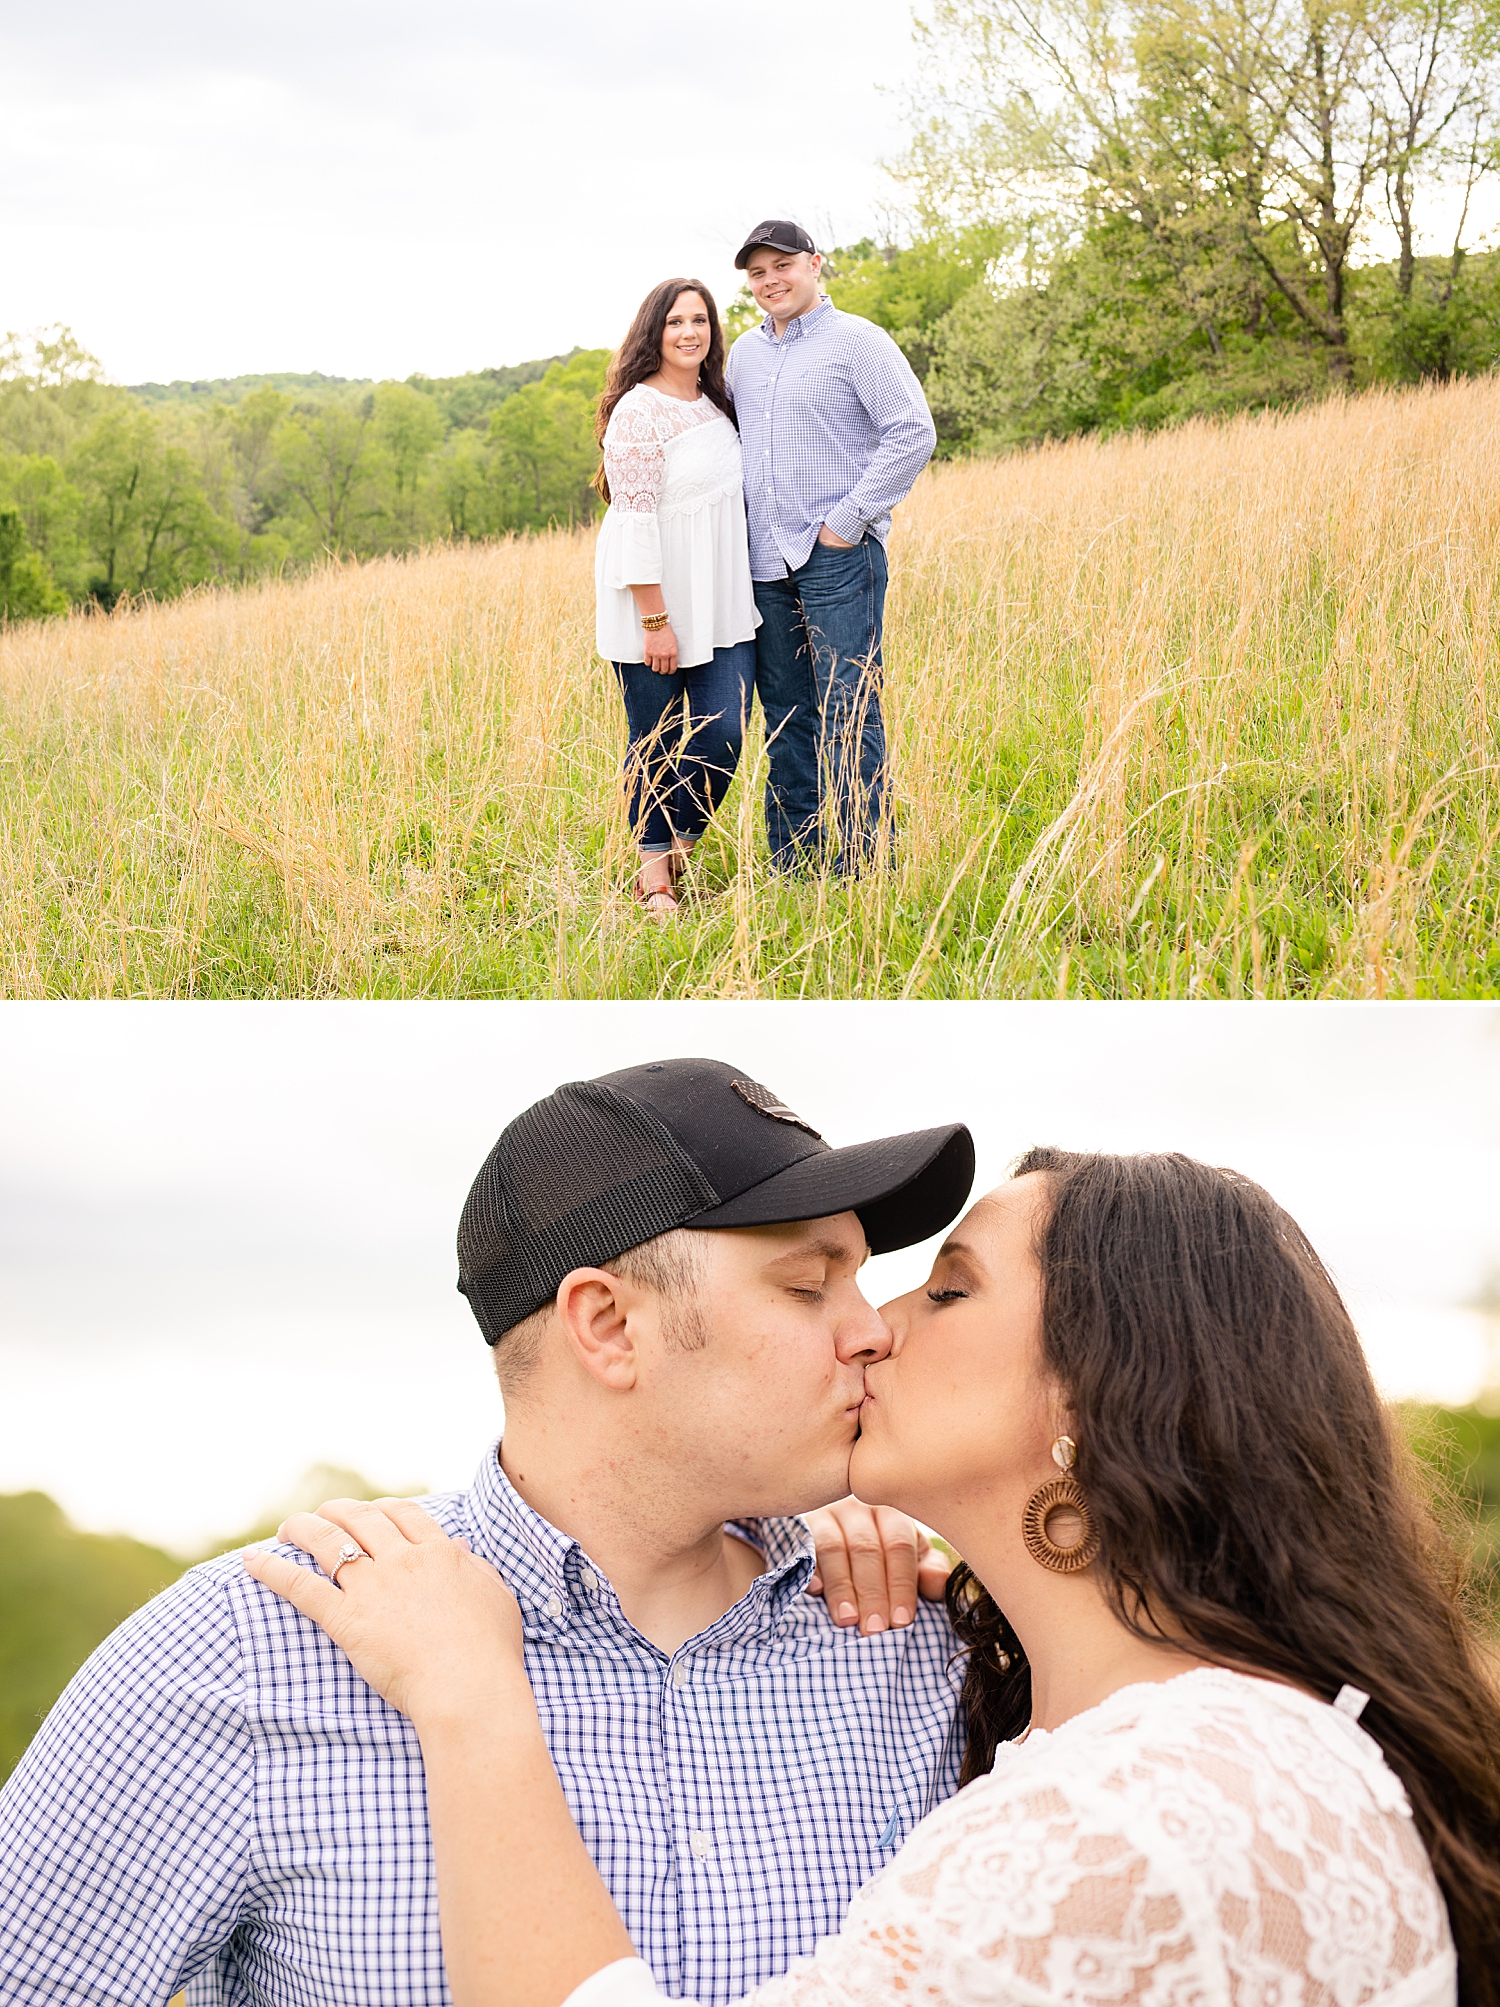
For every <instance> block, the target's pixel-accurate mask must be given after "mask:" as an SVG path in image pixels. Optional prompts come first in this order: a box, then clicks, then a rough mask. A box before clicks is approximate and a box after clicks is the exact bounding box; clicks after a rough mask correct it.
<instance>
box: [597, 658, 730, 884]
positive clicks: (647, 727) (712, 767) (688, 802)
mask: <svg viewBox="0 0 1500 2007" xmlns="http://www.w3.org/2000/svg"><path fill="white" fill-rule="evenodd" d="M614 671H615V674H616V676H617V677H618V678H619V679H620V693H621V695H622V696H623V697H624V699H625V716H626V719H627V721H628V723H629V726H630V744H629V746H628V748H627V749H626V753H625V788H626V794H627V798H628V802H629V808H630V827H631V829H632V830H633V831H634V832H635V839H636V842H637V843H638V844H639V845H640V847H641V849H642V851H643V852H645V853H646V854H647V855H649V854H650V853H651V852H653V851H663V850H670V849H671V848H672V847H673V845H674V843H679V842H685V843H695V842H696V841H697V840H698V838H699V837H700V836H701V835H702V834H703V832H704V830H705V829H707V827H708V820H709V817H710V816H711V815H712V814H713V813H714V812H715V810H716V809H717V808H718V806H719V803H720V802H721V801H722V800H723V799H724V797H725V795H726V794H728V792H729V783H730V782H731V781H732V780H733V779H734V770H735V768H736V767H737V766H738V765H739V763H740V744H741V741H742V739H743V737H744V730H745V717H746V714H747V713H748V711H749V709H750V687H751V683H752V680H753V678H754V675H755V644H754V642H751V641H740V642H737V643H736V644H735V645H734V647H732V648H716V649H715V650H714V652H713V655H712V657H711V658H710V660H709V661H707V662H704V663H700V665H699V666H698V667H697V668H696V669H679V670H678V671H677V673H676V674H675V675H674V676H658V675H657V673H656V671H655V670H654V669H648V668H647V667H646V665H645V663H644V662H616V663H615V665H614Z"/></svg>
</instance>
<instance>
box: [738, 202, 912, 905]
mask: <svg viewBox="0 0 1500 2007" xmlns="http://www.w3.org/2000/svg"><path fill="white" fill-rule="evenodd" d="M734 262H735V264H736V266H737V267H738V268H739V269H740V270H741V271H743V272H744V274H745V276H746V278H747V280H748V281H749V285H750V291H751V293H752V295H753V296H754V298H755V301H756V304H757V305H758V306H759V307H761V309H762V310H763V312H764V315H765V318H764V319H763V320H762V321H761V322H760V324H759V326H757V327H753V328H750V329H748V330H747V331H746V332H745V333H744V334H742V335H741V336H740V338H739V340H738V341H737V342H736V343H735V345H734V347H733V348H732V349H731V350H730V354H729V363H728V368H727V372H726V373H727V379H728V383H729V388H730V392H731V394H732V395H733V398H734V408H735V418H736V422H737V423H738V425H739V429H740V448H741V453H742V456H743V461H744V473H745V517H746V523H747V526H748V529H749V536H750V572H751V576H752V578H753V579H754V581H755V603H756V605H757V606H758V607H759V609H760V613H761V626H760V629H759V631H758V632H757V634H756V637H755V646H756V671H755V687H756V689H757V690H758V691H759V692H760V700H761V707H762V709H763V711H764V713H765V721H766V738H767V742H768V774H767V780H766V826H767V832H768V834H769V837H770V843H771V857H772V861H773V863H774V864H775V865H776V867H777V869H778V870H782V871H790V870H794V869H796V868H797V867H798V866H799V865H812V866H814V867H818V866H822V865H824V864H828V865H831V867H832V868H833V869H834V870H835V871H837V872H839V873H841V874H846V875H852V874H854V873H857V872H858V871H860V870H861V869H862V868H863V867H864V866H865V865H866V864H867V863H868V862H869V861H870V860H871V859H872V858H873V857H874V856H875V855H876V853H877V852H878V850H879V847H880V842H881V839H882V837H883V836H884V835H887V834H888V817H887V795H886V743H885V721H884V717H883V715H882V711H881V675H882V656H881V639H882V627H883V622H884V614H885V587H886V557H885V541H886V538H887V536H888V535H889V534H890V527H891V511H892V509H894V508H895V506H896V504H897V503H898V502H900V501H902V500H904V499H905V497H906V495H907V493H908V492H909V491H910V488H911V485H912V482H913V481H915V480H916V478H917V476H918V474H920V473H921V471H922V469H923V467H925V466H926V464H927V462H928V460H929V459H930V458H931V456H932V449H933V446H934V445H935V443H936V440H937V434H936V431H935V430H934V428H933V423H932V418H931V416H930V414H929V412H928V409H927V402H926V399H925V398H924V397H923V395H922V387H921V385H920V384H919V383H918V382H917V379H916V377H915V376H914V375H913V374H912V370H911V367H910V365H909V364H908V362H907V360H906V358H905V356H904V355H902V353H901V351H900V349H899V348H898V347H897V346H896V344H895V342H894V341H892V339H891V337H890V336H889V335H888V334H887V333H886V332H885V330H884V329H883V328H878V327H876V326H875V324H874V322H873V321H867V320H864V319H862V318H861V317H860V316H859V315H858V314H847V313H843V312H841V311H840V309H839V308H837V307H835V306H834V305H833V304H832V302H831V301H829V300H828V299H826V298H825V297H824V295H823V294H822V293H821V292H820V291H819V288H818V274H819V272H820V271H821V269H822V263H823V261H822V258H821V256H820V255H819V253H818V250H817V248H816V246H815V245H814V243H813V240H812V238H811V237H809V236H808V234H807V232H806V231H805V230H804V229H802V228H801V226H800V225H798V224H796V223H792V222H789V221H787V220H786V219H785V218H777V217H772V218H770V219H768V220H767V221H766V222H764V223H757V224H756V226H755V228H754V229H753V230H752V231H751V232H750V233H749V235H748V236H747V237H746V239H745V241H744V243H743V244H742V245H741V246H740V249H739V252H738V254H737V255H736V257H735V261H734Z"/></svg>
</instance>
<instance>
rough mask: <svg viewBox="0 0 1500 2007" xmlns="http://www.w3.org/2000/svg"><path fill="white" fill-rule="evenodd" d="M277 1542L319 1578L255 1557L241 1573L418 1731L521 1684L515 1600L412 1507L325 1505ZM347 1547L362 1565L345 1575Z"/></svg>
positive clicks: (286, 1527) (395, 1502) (399, 1501)
mask: <svg viewBox="0 0 1500 2007" xmlns="http://www.w3.org/2000/svg"><path fill="white" fill-rule="evenodd" d="M277 1537H278V1538H279V1539H280V1540H282V1541H284V1542H285V1543H286V1544H287V1545H288V1546H291V1547H300V1548H301V1549H302V1550H303V1552H304V1553H306V1554H310V1555H311V1556H312V1558H313V1560H314V1561H316V1562H317V1564H318V1567H319V1568H320V1569H321V1570H322V1571H323V1572H322V1573H321V1574H315V1573H314V1572H313V1570H312V1569H310V1568H303V1567H299V1566H298V1564H297V1563H296V1562H295V1561H289V1560H288V1559H287V1558H286V1556H285V1555H282V1554H270V1553H267V1552H266V1551H265V1549H264V1548H258V1547H251V1548H247V1549H246V1551H245V1556H244V1560H245V1568H246V1570H247V1572H248V1573H250V1574H251V1575H253V1576H254V1577H255V1579H256V1580H257V1581H258V1582H263V1583H264V1584H265V1586H266V1587H267V1588H268V1589H272V1590H274V1591H275V1593H276V1594H277V1595H278V1596H282V1597H284V1598H285V1599H286V1601H287V1602H289V1603H294V1604H295V1605H296V1607H297V1608H298V1609H299V1610H301V1611H302V1612H303V1614H304V1615H305V1616H309V1617H311V1618H312V1620H313V1622H314V1623H315V1624H318V1625H320V1626H321V1627H322V1629H323V1630H325V1631H326V1632H327V1633H328V1635H329V1637H330V1638H332V1639H333V1642H334V1643H335V1644H336V1645H338V1646H339V1647H340V1649H341V1650H342V1651H344V1652H347V1654H348V1655H349V1658H350V1659H351V1660H352V1662H353V1664H354V1668H355V1670H356V1672H358V1673H359V1674H360V1676H361V1677H362V1678H363V1679H364V1680H366V1681H367V1682H368V1684H369V1685H370V1686H372V1687H374V1689H375V1691H376V1692H377V1693H378V1694H380V1695H381V1696H382V1698H383V1699H385V1700H388V1701H389V1702H390V1703H391V1705H392V1706H393V1707H398V1708H400V1710H401V1712H402V1713H403V1714H405V1715H409V1716H411V1718H412V1719H413V1720H414V1721H418V1722H420V1721H421V1719H422V1718H423V1717H424V1716H442V1715H446V1714H450V1713H452V1712H454V1711H455V1710H459V1711H467V1710H469V1709H472V1708H473V1707H475V1706H477V1705H484V1704H490V1703H492V1702H493V1701H494V1698H495V1695H496V1689H497V1687H505V1686H507V1685H508V1686H509V1687H511V1688H512V1689H514V1687H515V1685H516V1682H517V1681H518V1680H519V1681H521V1682H523V1683H524V1680H525V1676H526V1675H525V1659H524V1652H523V1642H524V1641H523V1634H522V1628H521V1612H520V1607H519V1605H518V1604H517V1602H516V1599H515V1597H514V1596H513V1595H512V1594H511V1593H510V1590H509V1589H507V1588H506V1586H505V1584H504V1582H503V1581H502V1580H501V1578H500V1576H499V1574H498V1573H497V1571H496V1570H495V1569H494V1568H492V1567H491V1566H490V1564H489V1562H488V1561H482V1560H481V1559H480V1558H479V1556H478V1555H477V1554H472V1553H470V1551H469V1549H468V1547H467V1546H466V1545H465V1544H464V1543H463V1542H462V1541H461V1540H450V1539H449V1537H448V1535H447V1534H446V1533H444V1531H443V1529H442V1528H441V1527H440V1526H439V1525H438V1523H437V1521H436V1520H435V1519H433V1518H431V1517H430V1516H429V1515H428V1514H427V1513H425V1512H424V1511H423V1510H422V1508H421V1507H420V1506H419V1505H416V1504H414V1503H413V1502H412V1501H411V1500H410V1499H407V1498H382V1499H377V1500H375V1501H374V1502H373V1503H365V1502H364V1501H362V1500H359V1499H351V1498H335V1499H330V1500H329V1501H328V1503H327V1504H326V1505H323V1506H321V1507H319V1509H318V1511H317V1512H315V1513H313V1512H297V1513H294V1514H293V1515H292V1517H291V1518H290V1519H288V1520H286V1521H285V1522H284V1524H283V1525H282V1526H281V1527H280V1529H279V1531H278V1535H277ZM350 1543H352V1544H353V1545H354V1546H355V1547H356V1548H358V1550H359V1553H358V1556H357V1558H356V1559H354V1560H349V1561H345V1562H344V1563H343V1564H342V1566H340V1561H339V1554H340V1549H342V1548H343V1547H345V1546H346V1545H348V1544H350ZM335 1569H338V1571H339V1572H338V1581H337V1583H335V1582H334V1581H333V1580H332V1579H331V1577H332V1575H333V1572H334V1570H335Z"/></svg>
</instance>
